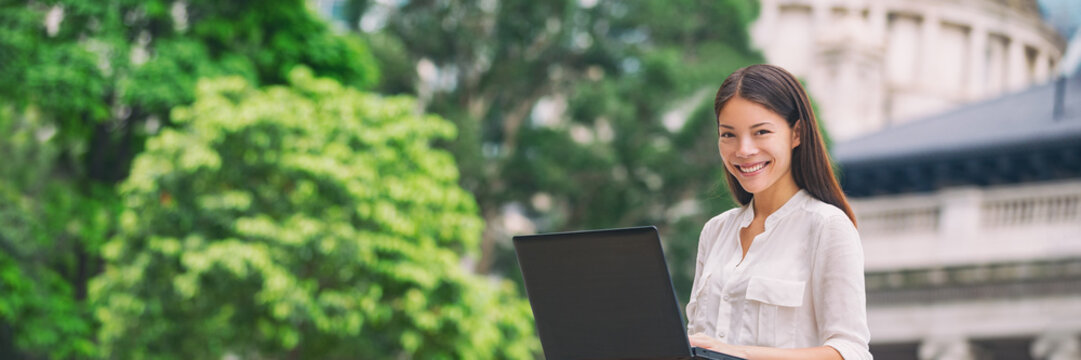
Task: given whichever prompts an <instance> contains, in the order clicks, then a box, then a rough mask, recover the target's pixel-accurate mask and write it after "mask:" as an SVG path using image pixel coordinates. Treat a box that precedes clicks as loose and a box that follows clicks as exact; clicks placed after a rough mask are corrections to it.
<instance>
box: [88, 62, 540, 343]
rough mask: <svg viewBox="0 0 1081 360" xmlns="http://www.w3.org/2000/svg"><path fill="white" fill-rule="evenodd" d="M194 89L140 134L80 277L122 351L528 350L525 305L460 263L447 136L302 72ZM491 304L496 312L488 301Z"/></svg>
mask: <svg viewBox="0 0 1081 360" xmlns="http://www.w3.org/2000/svg"><path fill="white" fill-rule="evenodd" d="M289 85H290V86H272V87H269V88H266V89H265V90H262V89H258V88H255V87H253V86H252V85H251V84H249V83H247V82H246V81H245V80H243V79H242V78H237V77H232V78H225V79H220V80H214V81H205V82H200V83H199V85H198V91H197V95H196V101H195V103H194V104H193V105H191V106H188V107H181V108H178V109H176V110H174V111H173V121H175V122H177V123H178V127H177V128H175V129H166V130H164V131H162V132H161V133H160V134H158V135H157V136H155V137H153V138H151V139H150V140H149V141H148V142H147V150H146V151H144V152H143V153H142V154H140V155H139V157H138V158H137V159H136V160H135V165H134V168H133V170H132V174H131V176H130V177H129V178H128V180H126V181H125V182H124V184H123V185H122V187H121V192H122V196H123V200H124V204H125V210H124V212H123V214H122V215H121V217H120V219H121V220H120V222H121V226H120V232H119V234H118V235H117V236H116V237H115V238H114V239H113V240H111V241H109V242H108V243H107V244H106V245H105V246H104V250H103V254H104V255H105V258H106V259H107V261H108V265H107V268H106V271H105V273H104V274H103V276H102V277H101V278H100V279H99V280H95V282H94V283H93V284H92V295H93V297H94V298H95V299H96V301H98V302H99V303H100V308H99V310H98V317H99V318H100V319H101V320H102V330H101V339H102V341H103V343H102V346H103V348H104V351H105V353H106V354H107V355H109V356H113V357H120V358H130V357H134V358H143V357H158V358H218V357H221V356H223V355H224V354H237V355H241V356H243V357H266V356H276V354H279V355H284V354H288V356H287V357H289V358H358V357H359V358H391V357H400V356H402V355H410V356H413V357H416V358H425V359H428V358H460V359H485V358H527V357H530V356H532V354H533V352H534V351H536V350H537V343H536V340H535V338H534V337H533V336H532V322H531V321H530V320H531V318H530V316H529V306H528V303H526V302H524V301H523V300H521V299H520V298H519V297H517V295H516V293H515V291H514V288H513V286H512V285H511V284H510V283H508V282H505V281H499V282H493V281H490V280H488V279H486V278H482V277H478V276H477V275H474V274H472V272H471V271H470V270H469V269H466V268H465V267H464V266H463V265H462V263H461V256H462V255H469V254H471V253H473V252H474V251H475V250H472V249H475V248H476V244H477V242H478V241H479V238H480V233H481V230H482V227H483V225H482V222H481V219H480V218H479V217H477V215H476V213H477V211H476V203H475V202H474V200H473V198H472V196H470V195H469V194H468V193H467V192H465V191H464V190H463V189H461V188H460V187H459V186H458V184H457V181H458V170H457V168H456V167H455V163H454V160H453V158H452V157H451V156H450V154H448V153H446V152H444V151H441V150H435V149H432V148H431V147H430V145H429V144H430V142H431V141H432V140H435V139H448V138H452V137H453V136H454V135H455V128H454V126H453V125H452V124H451V123H449V122H447V121H445V120H442V119H440V118H438V117H435V116H430V115H417V114H416V113H415V105H414V103H413V101H412V100H411V99H408V98H402V97H399V98H383V97H379V96H376V95H372V94H367V93H363V92H360V91H357V90H354V89H349V88H346V87H342V86H341V85H339V84H337V83H336V82H334V81H331V80H328V79H316V78H314V77H313V76H312V74H311V72H310V71H309V70H307V69H306V68H298V70H296V71H294V72H293V73H292V77H291V82H290V84H289ZM496 309H498V310H496Z"/></svg>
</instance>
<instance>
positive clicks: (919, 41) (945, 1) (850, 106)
mask: <svg viewBox="0 0 1081 360" xmlns="http://www.w3.org/2000/svg"><path fill="white" fill-rule="evenodd" d="M760 4H761V10H760V14H759V17H758V20H757V21H756V22H755V24H754V25H753V28H752V31H751V34H752V38H753V41H754V42H755V44H756V45H757V46H758V47H759V48H760V49H762V51H763V53H764V54H765V56H766V59H767V60H768V61H769V62H770V63H773V64H777V65H780V66H783V67H785V68H787V69H789V70H790V71H791V72H792V73H793V74H795V75H796V76H798V77H800V78H802V79H803V80H804V81H806V83H807V84H808V87H809V89H810V91H811V92H812V94H813V95H814V97H815V99H816V101H817V102H818V105H819V108H820V114H819V115H820V117H822V119H823V123H824V124H826V126H827V129H828V130H829V132H830V134H831V136H832V137H833V138H834V139H837V140H845V139H850V138H854V137H856V136H859V135H861V134H866V133H869V132H873V131H875V130H878V129H882V128H886V127H889V126H893V125H896V124H900V123H903V122H905V121H908V120H911V119H915V118H918V117H921V116H924V115H929V114H933V113H937V112H941V111H945V110H948V109H951V108H953V107H956V106H958V105H960V104H964V103H968V102H972V101H976V100H980V99H986V98H990V97H994V96H997V95H1001V94H1004V93H1009V92H1013V91H1018V90H1021V89H1024V88H1026V87H1028V86H1031V85H1034V84H1040V83H1044V82H1046V81H1048V80H1049V79H1050V78H1052V77H1053V75H1054V74H1055V71H1056V68H1057V66H1058V61H1059V59H1060V58H1061V57H1062V54H1063V50H1064V46H1065V42H1064V40H1063V39H1062V38H1061V37H1060V36H1059V35H1058V34H1057V33H1055V31H1054V30H1052V29H1051V28H1050V27H1049V26H1048V25H1046V24H1045V23H1044V22H1043V21H1042V20H1041V18H1040V14H1039V10H1038V8H1037V4H1036V1H1035V0H760Z"/></svg>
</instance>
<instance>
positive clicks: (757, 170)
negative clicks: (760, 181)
mask: <svg viewBox="0 0 1081 360" xmlns="http://www.w3.org/2000/svg"><path fill="white" fill-rule="evenodd" d="M770 163H771V162H770V161H759V162H754V163H745V164H733V165H734V166H735V167H736V169H739V173H740V175H742V176H755V175H758V174H761V173H762V172H764V171H765V169H766V165H769V164H770Z"/></svg>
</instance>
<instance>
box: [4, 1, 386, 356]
mask: <svg viewBox="0 0 1081 360" xmlns="http://www.w3.org/2000/svg"><path fill="white" fill-rule="evenodd" d="M295 65H305V66H308V67H309V68H311V69H313V70H314V71H315V73H317V74H320V75H323V76H331V77H333V78H335V79H337V80H338V81H340V82H342V83H345V84H347V85H350V86H355V87H360V88H364V87H368V86H371V85H372V84H374V83H375V82H376V81H377V79H378V76H377V75H378V72H377V70H376V68H375V65H374V58H372V56H371V55H370V54H369V53H368V50H367V48H366V47H365V46H364V45H363V44H362V42H360V41H358V39H357V38H352V37H343V36H337V35H334V34H333V33H332V32H331V31H330V30H329V28H328V27H327V26H326V25H325V24H324V22H323V21H322V20H321V19H319V18H318V17H316V16H314V15H313V14H311V13H309V11H308V10H307V5H306V3H305V2H304V1H303V0H270V1H224V2H223V1H210V0H187V1H174V0H149V1H146V0H46V1H38V0H0V156H2V157H3V158H4V159H5V160H4V166H0V358H9V357H10V358H22V357H56V358H64V357H85V356H93V355H94V353H95V350H94V346H93V339H94V338H95V329H96V325H95V323H94V321H92V320H91V316H90V314H91V310H90V309H89V307H88V305H87V303H86V297H87V283H88V281H89V280H90V279H91V278H92V277H93V276H95V275H96V274H98V273H100V272H101V271H102V262H101V259H100V254H99V253H100V247H101V245H102V243H103V242H104V240H105V239H107V238H109V237H111V236H112V235H113V234H114V233H115V232H116V222H115V218H116V215H117V214H118V213H119V211H120V208H121V206H122V205H121V203H120V202H119V200H118V197H117V194H116V184H118V183H119V182H120V181H123V180H124V179H125V178H126V177H127V176H128V173H129V171H130V167H131V160H132V159H133V158H134V156H135V155H136V154H138V153H139V152H140V151H142V150H143V148H144V141H145V139H146V137H148V136H152V135H154V134H155V133H157V132H158V131H159V129H162V128H168V127H171V126H173V122H172V119H171V116H170V109H171V108H173V107H174V106H177V105H184V104H189V103H191V101H193V99H194V88H195V84H196V80H197V79H198V78H199V77H203V76H218V75H224V74H234V75H239V76H243V77H244V78H246V79H248V80H249V81H251V82H252V83H254V84H259V85H267V84H284V83H285V82H286V78H287V76H286V75H287V71H288V70H289V69H291V68H293V67H294V66H295Z"/></svg>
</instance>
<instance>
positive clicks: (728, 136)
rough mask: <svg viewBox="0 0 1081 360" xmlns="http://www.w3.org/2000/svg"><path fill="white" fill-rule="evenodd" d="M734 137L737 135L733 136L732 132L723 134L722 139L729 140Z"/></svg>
mask: <svg viewBox="0 0 1081 360" xmlns="http://www.w3.org/2000/svg"><path fill="white" fill-rule="evenodd" d="M733 136H735V135H733V134H732V133H730V132H726V133H721V138H725V139H727V138H730V137H733Z"/></svg>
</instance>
